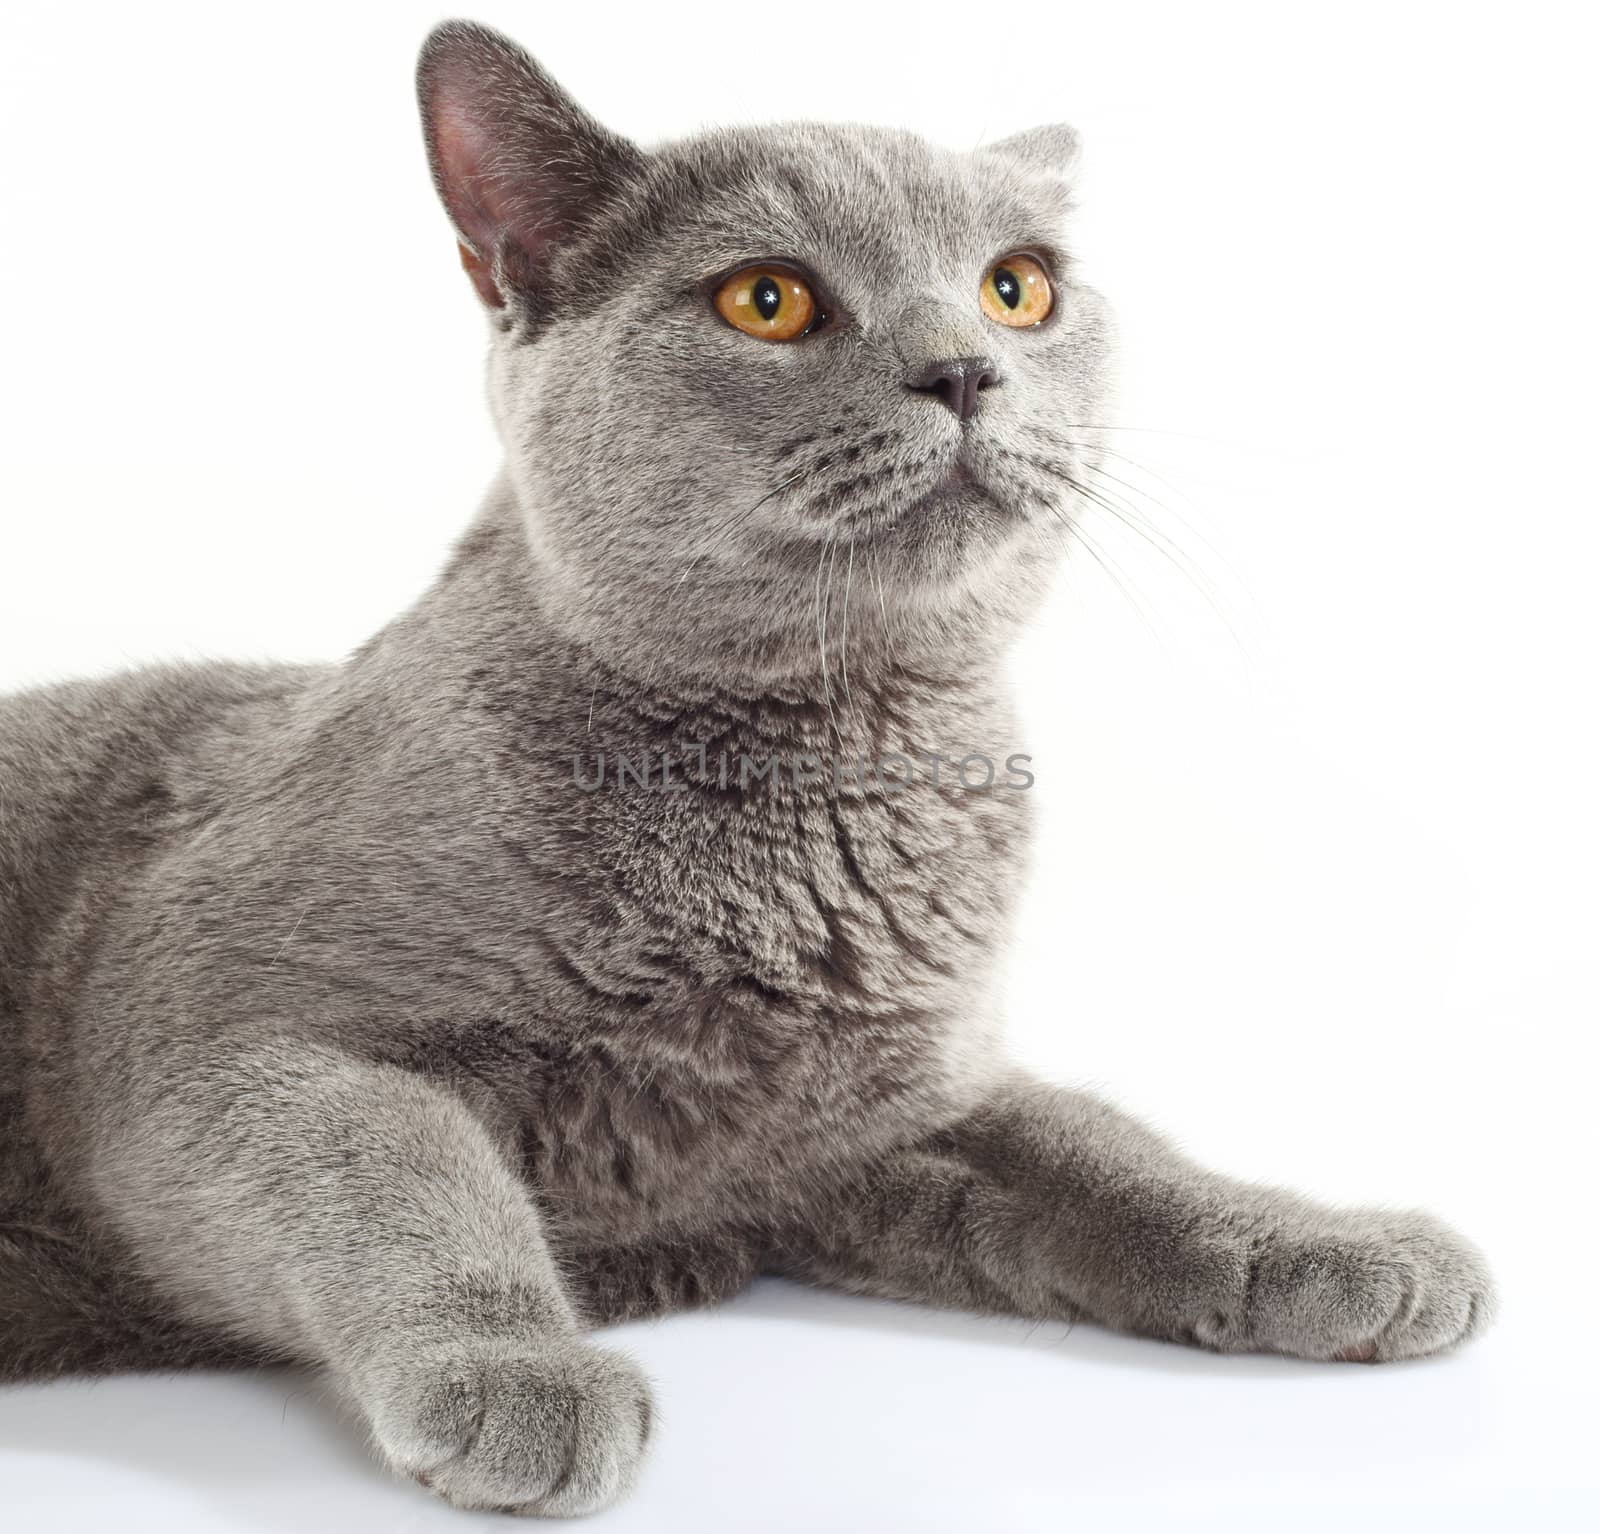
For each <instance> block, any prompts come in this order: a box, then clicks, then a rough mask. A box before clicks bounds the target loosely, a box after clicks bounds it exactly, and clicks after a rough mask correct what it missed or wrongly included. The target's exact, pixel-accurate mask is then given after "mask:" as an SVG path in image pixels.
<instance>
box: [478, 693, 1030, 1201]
mask: <svg viewBox="0 0 1600 1534" xmlns="http://www.w3.org/2000/svg"><path fill="white" fill-rule="evenodd" d="M852 701H853V702H854V704H855V707H856V713H855V715H854V716H853V717H852V718H848V719H843V720H841V718H840V716H839V713H838V711H837V710H835V711H833V712H828V711H822V710H811V709H809V708H805V709H799V710H797V709H796V707H795V706H793V705H789V704H785V703H783V702H781V701H779V702H775V703H765V704H757V705H744V706H742V707H741V708H740V709H739V710H738V711H737V713H736V714H730V712H729V710H728V709H727V708H726V707H724V706H721V705H717V706H712V707H706V706H700V707H696V708H687V709H681V710H680V709H664V710H663V718H662V720H658V721H651V720H649V719H647V718H645V717H643V716H641V714H640V712H639V711H638V710H637V709H636V708H635V707H632V706H627V705H622V704H618V703H616V702H615V701H614V700H612V699H610V698H607V697H603V696H602V697H600V698H599V699H597V700H596V704H595V715H594V718H593V720H592V722H590V723H588V724H587V725H586V727H585V729H584V731H583V734H582V737H581V739H579V738H577V737H573V738H570V739H567V740H564V741H563V740H559V737H557V739H558V746H557V748H556V749H550V747H549V746H548V745H547V744H533V745H528V744H524V746H523V747H522V748H521V749H520V750H516V749H513V748H510V747H506V748H505V749H503V750H502V751H501V752H500V753H498V757H499V761H498V767H497V770H498V771H499V772H501V773H502V774H504V775H505V777H504V779H503V780H507V781H516V782H517V783H519V785H520V786H519V787H518V789H517V790H516V791H514V792H513V791H511V790H510V789H508V790H507V794H506V801H505V802H506V803H507V804H509V805H513V806H516V805H526V804H533V805H535V806H536V811H535V812H533V813H522V812H521V811H520V810H514V811H513V812H512V813H509V814H508V815H507V816H506V818H505V819H504V820H503V821H502V823H501V825H500V827H499V835H500V838H501V841H502V844H503V848H504V852H505V855H506V858H507V860H508V865H509V866H511V867H514V868H516V869H517V870H519V872H518V874H517V877H518V878H520V879H521V880H522V881H523V895H522V898H521V899H520V900H519V902H518V907H519V910H520V912H521V913H522V917H521V921H522V925H521V931H520V934H519V938H518V939H517V941H519V942H521V943H522V944H523V945H524V946H522V947H521V948H520V949H519V958H518V961H517V965H516V972H517V978H518V984H519V986H520V987H521V988H522V989H521V995H522V998H523V1000H522V1005H524V1006H531V1007H532V1008H534V1009H536V1010H537V1012H538V1014H539V1017H540V1023H541V1028H542V1029H543V1030H545V1033H546V1037H547V1038H548V1040H549V1048H550V1049H551V1051H552V1058H551V1059H550V1061H549V1062H548V1065H547V1067H546V1068H543V1069H541V1070H539V1071H538V1072H536V1073H535V1074H534V1076H533V1078H532V1083H531V1086H530V1091H529V1095H528V1098H527V1100H526V1102H525V1103H524V1104H523V1106H522V1113H521V1117H522V1127H521V1135H522V1148H523V1154H524V1160H525V1164H526V1166H527V1169H528V1172H529V1175H530V1176H531V1177H532V1178H533V1179H534V1181H535V1182H536V1183H538V1184H539V1185H540V1186H542V1187H545V1188H547V1189H549V1190H550V1191H551V1192H554V1193H557V1194H562V1195H565V1196H566V1197H567V1198H568V1199H570V1200H571V1201H572V1204H573V1205H575V1206H576V1207H577V1208H580V1209H581V1210H582V1211H583V1216H582V1217H583V1218H584V1219H592V1220H594V1221H595V1222H596V1224H597V1225H598V1226H604V1225H607V1224H608V1223H609V1222H610V1218H611V1216H612V1215H613V1214H615V1213H616V1212H617V1210H618V1206H620V1205H624V1204H625V1205H627V1206H629V1207H630V1209H631V1210H632V1212H633V1217H634V1218H635V1219H637V1217H638V1214H639V1211H640V1206H646V1207H648V1208H654V1209H658V1210H660V1211H661V1212H662V1214H663V1216H664V1217H665V1216H667V1215H669V1214H670V1213H673V1212H677V1211H682V1210H684V1209H685V1208H690V1207H693V1206H700V1205H703V1206H707V1207H712V1206H714V1205H715V1204H716V1203H718V1202H720V1201H721V1199H722V1198H723V1197H725V1196H726V1193H727V1192H728V1189H729V1187H730V1185H734V1186H738V1187H739V1188H740V1189H741V1194H742V1197H743V1199H744V1200H745V1202H746V1203H747V1204H754V1205H756V1206H757V1207H759V1205H760V1203H761V1201H762V1197H763V1194H764V1193H765V1192H767V1191H768V1190H776V1189H778V1188H780V1187H782V1186H785V1185H791V1186H792V1183H793V1178H794V1176H795V1174H796V1172H797V1171H800V1170H802V1169H803V1168H804V1167H806V1166H807V1165H816V1166H818V1167H819V1168H820V1167H822V1166H823V1165H824V1164H827V1163H831V1162H838V1161H848V1160H852V1159H859V1158H860V1157H861V1156H863V1155H870V1154H871V1153H872V1151H873V1150H874V1149H877V1148H882V1147H885V1146H887V1145H888V1144H891V1143H894V1142H896V1141H897V1140H903V1139H904V1138H906V1137H907V1136H908V1135H914V1134H916V1133H918V1132H919V1131H920V1130H921V1129H923V1128H924V1127H926V1126H927V1125H930V1124H932V1123H937V1122H940V1121H942V1120H944V1119H946V1118H948V1117H950V1116H952V1115H953V1114H954V1113H956V1112H959V1111H960V1109H961V1108H962V1107H963V1106H964V1105H965V1100H966V1095H967V1094H969V1093H971V1092H972V1091H974V1090H977V1089H978V1088H979V1087H980V1086H981V1083H982V1081H983V1079H984V1071H983V1070H982V1068H981V1067H982V1064H983V1062H984V1060H985V1059H986V1057H987V1056H988V1054H989V1053H990V1050H991V1048H992V1043H993V1036H994V1020H993V1017H992V1015H991V1002H990V999H989V996H990V981H991V978H992V969H993V965H994V961H995V958H996V953H997V949H998V946H999V943H1000V941H1001V934H1002V932H1003V931H1004V928H1005V925H1006V920H1007V917H1008V914H1009V909H1010V906H1011V903H1012V899H1013V896H1014V893H1015V885H1016V882H1017V878H1018V873H1019V867H1020V861H1021V851H1022V842H1023V838H1024V832H1025V824H1024V822H1025V818H1026V816H1025V810H1026V796H1025V794H1024V793H1023V792H1022V791H1021V790H1020V789H1019V788H1017V787H1016V786H1014V785H1012V786H993V787H987V788H985V787H977V786H974V787H970V788H969V787H966V786H964V784H963V782H962V779H961V778H960V777H959V776H958V775H957V774H956V772H955V770H954V766H953V758H954V759H958V758H959V756H961V755H964V754H966V753H967V752H968V751H981V753H982V754H983V755H985V756H988V755H990V754H992V753H996V752H997V753H998V754H999V760H998V762H997V763H996V768H997V772H996V776H997V779H998V780H999V781H1000V782H1002V783H1004V782H1006V781H1007V780H1006V777H1005V770H1004V765H1003V764H1004V757H1005V754H1006V751H1005V742H1004V739H1003V736H1002V735H1001V733H1000V732H1001V731H1002V730H1003V728H1004V725H1003V721H1002V720H998V719H997V720H994V721H988V722H989V723H992V724H993V727H994V733H993V734H992V735H991V736H990V737H989V738H987V739H985V740H984V741H983V742H982V744H981V745H979V744H978V743H977V742H976V741H975V740H974V739H973V730H974V726H975V724H976V726H977V727H978V728H979V730H980V731H981V729H982V726H983V724H984V723H985V722H986V721H985V720H983V719H982V718H979V719H978V720H976V721H975V720H974V719H973V717H972V716H971V712H970V710H968V711H966V712H961V711H949V710H947V709H946V708H945V707H943V706H942V703H941V704H940V705H939V706H924V704H923V703H922V701H921V700H919V699H918V698H916V697H914V696H908V695H906V694H905V693H904V692H901V693H899V694H897V695H895V696H894V697H892V698H886V697H881V696H880V697H878V698H873V697H872V696H871V695H870V694H868V695H866V696H858V697H856V698H855V699H853V700H852ZM871 709H876V710H877V712H876V713H871V714H869V712H868V711H869V710H871ZM797 715H798V716H803V717H800V722H799V723H797ZM956 718H959V719H960V720H961V726H962V733H961V736H960V738H957V737H956V736H955V734H954V733H950V732H953V731H954V730H955V728H956V726H955V724H954V723H953V720H954V719H956ZM663 721H664V722H663ZM554 729H555V726H554V724H553V723H552V724H547V725H546V726H545V728H544V732H543V733H542V734H540V733H537V732H536V733H534V734H533V735H532V736H531V737H530V736H529V734H528V733H526V732H524V734H523V735H522V736H521V737H520V738H521V739H522V740H523V741H524V742H527V741H528V740H529V739H530V738H531V739H532V740H534V741H536V742H549V741H550V740H551V732H552V731H553V730H554ZM946 734H948V735H949V738H945V737H946ZM913 737H915V739H913ZM561 747H572V748H573V749H572V750H570V751H566V750H563V749H560V748H561ZM888 752H904V753H906V755H908V756H909V755H911V754H912V753H915V754H916V758H917V759H916V760H915V762H914V763H907V762H906V761H903V760H897V761H894V762H892V763H889V764H888V766H887V768H886V769H885V770H884V771H882V772H880V771H878V768H879V767H880V765H882V759H883V758H884V756H885V755H886V753H888ZM808 754H809V755H810V756H811V757H813V758H814V760H804V758H806V757H807V756H808ZM931 756H942V757H944V758H945V761H944V763H943V765H942V767H940V768H939V769H938V775H939V781H938V782H937V783H936V782H934V781H933V776H934V771H935V768H934V765H933V764H932V763H931V762H930V761H929V760H928V758H929V757H931ZM908 767H910V769H911V770H910V771H909V772H908V770H907V769H908ZM758 774H759V776H758ZM983 776H985V772H984V770H983V769H981V768H975V769H974V770H973V771H972V772H971V774H970V777H971V779H972V781H974V782H976V781H978V780H979V779H981V778H982V777H983ZM641 777H643V778H644V779H645V781H643V782H641V781H640V779H641ZM905 777H909V778H910V779H911V781H910V782H909V783H905V784H904V785H903V786H899V785H900V782H901V779H902V778H905ZM534 783H536V784H537V787H531V786H530V785H531V784H534Z"/></svg>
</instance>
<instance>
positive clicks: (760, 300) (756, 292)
mask: <svg viewBox="0 0 1600 1534" xmlns="http://www.w3.org/2000/svg"><path fill="white" fill-rule="evenodd" d="M750 302H751V303H753V304H754V305H755V306H756V312H757V313H758V314H759V315H760V316H761V318H762V319H764V320H770V319H771V318H772V316H773V315H775V314H776V313H777V312H778V306H779V305H780V304H781V303H782V302H783V290H782V289H781V288H780V287H779V286H778V284H777V283H775V282H774V281H773V280H772V278H770V277H762V278H760V279H759V280H758V281H757V282H756V285H755V287H753V288H752V289H751V290H750Z"/></svg>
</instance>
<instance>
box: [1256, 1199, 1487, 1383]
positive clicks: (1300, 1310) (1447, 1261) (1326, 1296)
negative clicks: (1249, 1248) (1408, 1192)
mask: <svg viewBox="0 0 1600 1534" xmlns="http://www.w3.org/2000/svg"><path fill="white" fill-rule="evenodd" d="M1493 1310H1494V1286H1493V1282H1492V1280H1491V1279H1490V1276H1489V1269H1488V1265H1487V1264H1486V1263H1485V1261H1484V1259H1483V1256H1482V1254H1481V1253H1480V1252H1479V1251H1478V1249H1477V1248H1476V1247H1475V1246H1473V1245H1472V1243H1471V1242H1469V1241H1467V1240H1466V1239H1465V1237H1463V1236H1461V1235H1459V1234H1458V1233H1457V1232H1455V1231H1454V1230H1452V1229H1451V1228H1450V1227H1449V1226H1447V1225H1445V1224H1443V1223H1442V1222H1441V1221H1439V1220H1436V1219H1434V1218H1433V1217H1432V1216H1431V1215H1427V1214H1421V1213H1390V1212H1388V1211H1384V1210H1352V1211H1348V1212H1344V1213H1339V1214H1333V1215H1328V1216H1326V1217H1324V1218H1322V1219H1320V1220H1317V1221H1315V1222H1307V1223H1305V1224H1296V1225H1291V1226H1290V1227H1289V1228H1287V1229H1285V1230H1283V1231H1280V1232H1277V1233H1274V1235H1273V1236H1271V1237H1269V1238H1268V1239H1267V1240H1265V1241H1264V1242H1263V1243H1262V1244H1261V1247H1260V1248H1259V1250H1258V1252H1257V1254H1256V1258H1255V1262H1254V1266H1253V1271H1252V1275H1251V1287H1250V1301H1249V1321H1248V1325H1249V1331H1250V1335H1251V1340H1252V1343H1253V1345H1254V1346H1256V1347H1258V1348H1263V1349H1267V1350H1270V1351H1273V1352H1280V1353H1291V1354H1294V1355H1295V1356H1297V1357H1300V1358H1323V1359H1333V1360H1338V1361H1341V1362H1351V1363H1382V1362H1386V1361H1388V1360H1391V1359H1398V1358H1420V1357H1423V1356H1425V1355H1427V1354H1430V1353H1438V1352H1442V1351H1444V1350H1445V1349H1447V1348H1451V1347H1454V1346H1456V1345H1457V1344H1458V1343H1461V1342H1463V1341H1465V1340H1466V1339H1467V1338H1468V1337H1470V1336H1472V1335H1473V1334H1474V1333H1476V1332H1478V1331H1480V1330H1481V1329H1482V1328H1483V1327H1484V1326H1485V1325H1486V1324H1487V1323H1488V1321H1489V1319H1490V1317H1491V1315H1492V1314H1493Z"/></svg>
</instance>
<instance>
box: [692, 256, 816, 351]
mask: <svg viewBox="0 0 1600 1534" xmlns="http://www.w3.org/2000/svg"><path fill="white" fill-rule="evenodd" d="M716 305H717V313H718V314H720V315H721V316H722V317H723V319H725V320H726V321H727V322H728V323H729V324H730V325H732V326H733V328H734V329H735V330H742V331H743V332H744V333H745V334H746V335H747V336H755V337H756V339H757V340H760V341H793V340H794V339H795V338H796V337H797V336H803V335H804V334H805V333H806V331H808V330H809V329H810V328H811V326H812V324H813V323H814V322H815V320H816V318H817V300H816V297H815V295H814V294H813V293H812V291H811V288H810V286H809V284H807V282H806V280H805V278H803V277H801V276H799V275H798V274H796V273H794V272H791V271H788V270H786V269H785V268H783V267H781V266H747V267H745V268H744V270H743V271H738V272H735V273H734V274H733V276H731V277H729V278H728V279H727V281H726V282H724V283H723V284H722V286H721V287H719V288H718V289H717V296H716Z"/></svg>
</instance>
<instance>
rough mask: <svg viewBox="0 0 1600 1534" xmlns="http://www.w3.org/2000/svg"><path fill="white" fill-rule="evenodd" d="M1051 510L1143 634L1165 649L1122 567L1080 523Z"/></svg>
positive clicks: (1056, 509) (1058, 511) (1061, 512)
mask: <svg viewBox="0 0 1600 1534" xmlns="http://www.w3.org/2000/svg"><path fill="white" fill-rule="evenodd" d="M1051 509H1052V511H1053V512H1054V513H1055V515H1056V516H1057V517H1058V518H1060V520H1061V521H1062V522H1063V523H1064V524H1065V526H1066V528H1067V531H1068V532H1069V534H1070V535H1071V537H1072V541H1073V542H1074V543H1077V544H1079V545H1081V547H1082V548H1083V551H1084V552H1085V553H1086V554H1087V555H1088V556H1089V557H1090V558H1091V559H1092V560H1093V561H1094V562H1095V563H1096V564H1097V565H1099V567H1100V570H1101V572H1102V573H1103V574H1104V575H1105V577H1106V579H1107V580H1109V581H1110V582H1111V584H1112V585H1113V586H1115V587H1116V588H1117V590H1118V591H1119V592H1121V594H1122V597H1123V600H1124V601H1126V602H1127V604H1128V606H1129V607H1130V608H1132V609H1133V612H1134V615H1135V617H1137V618H1138V620H1139V622H1140V624H1141V625H1142V626H1143V628H1144V630H1145V632H1146V633H1147V634H1149V635H1150V637H1151V639H1153V640H1154V641H1155V643H1156V644H1157V646H1159V647H1160V648H1163V649H1164V648H1166V641H1165V640H1164V639H1163V638H1162V637H1161V635H1160V634H1159V633H1157V631H1156V628H1155V625H1154V624H1153V623H1152V622H1151V620H1150V615H1149V613H1148V612H1147V611H1146V609H1145V604H1144V603H1143V602H1141V601H1140V600H1139V598H1138V597H1137V596H1136V595H1135V594H1134V590H1133V585H1132V583H1131V581H1130V580H1129V579H1128V577H1127V574H1126V572H1125V571H1124V570H1123V569H1122V567H1121V566H1120V565H1118V564H1117V562H1116V561H1115V560H1114V559H1112V558H1111V556H1110V555H1109V554H1108V553H1106V552H1105V550H1103V549H1102V548H1101V547H1100V546H1099V544H1098V543H1096V541H1095V540H1094V539H1093V538H1091V537H1090V536H1089V534H1088V533H1087V532H1085V531H1084V527H1083V523H1082V522H1081V521H1079V520H1078V519H1076V518H1074V517H1072V516H1069V515H1068V514H1067V513H1066V512H1065V511H1063V510H1062V509H1061V508H1060V507H1055V506H1053V507H1052V508H1051Z"/></svg>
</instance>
